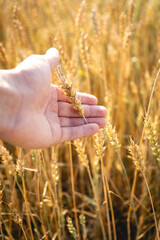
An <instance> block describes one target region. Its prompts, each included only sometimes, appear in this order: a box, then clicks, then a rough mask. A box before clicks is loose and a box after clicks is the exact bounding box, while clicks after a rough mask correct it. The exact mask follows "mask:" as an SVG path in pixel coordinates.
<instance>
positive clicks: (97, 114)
mask: <svg viewBox="0 0 160 240" xmlns="http://www.w3.org/2000/svg"><path fill="white" fill-rule="evenodd" d="M58 62H59V54H58V51H57V50H56V49H54V48H51V49H49V50H48V51H47V53H46V54H45V55H31V56H30V57H28V58H27V59H26V60H24V61H23V62H21V63H20V64H19V65H18V66H17V67H16V68H15V69H13V70H10V71H11V75H12V81H9V83H11V82H12V88H14V89H15V91H14V92H16V94H18V95H19V97H18V98H17V99H18V103H15V105H16V106H17V107H16V108H15V107H14V108H13V114H11V112H10V113H9V116H12V118H13V119H14V121H13V119H12V124H11V123H10V127H9V130H8V129H7V126H6V128H5V129H3V131H2V132H1V133H0V138H2V140H5V141H8V142H9V143H11V144H14V145H17V146H20V147H24V148H44V147H50V146H52V145H54V144H57V143H60V142H64V141H68V140H73V139H76V138H82V137H87V136H90V135H92V134H95V133H96V132H97V131H98V130H99V128H100V127H104V126H105V124H106V122H105V118H104V117H105V115H106V109H105V108H104V107H102V106H97V105H96V104H97V99H96V97H94V96H92V95H89V94H85V93H77V97H78V98H79V99H81V101H82V105H83V106H84V115H85V117H86V119H87V121H88V124H85V122H84V120H83V118H82V117H80V116H79V115H78V114H77V112H76V111H75V110H74V109H73V106H72V104H71V103H70V101H69V99H68V97H67V96H65V95H64V92H63V91H62V90H61V89H60V88H58V86H56V85H53V84H51V71H52V70H54V68H55V67H56V65H57V64H58ZM13 81H14V84H13ZM16 101H17V100H16ZM15 105H14V106H15ZM6 109H7V106H6ZM15 109H16V111H15ZM10 111H12V110H11V109H10Z"/></svg>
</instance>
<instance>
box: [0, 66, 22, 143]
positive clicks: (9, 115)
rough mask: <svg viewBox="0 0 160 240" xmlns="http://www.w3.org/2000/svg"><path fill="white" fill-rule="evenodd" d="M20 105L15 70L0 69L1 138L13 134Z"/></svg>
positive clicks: (4, 138) (3, 138)
mask: <svg viewBox="0 0 160 240" xmlns="http://www.w3.org/2000/svg"><path fill="white" fill-rule="evenodd" d="M19 106H20V97H19V95H18V92H17V89H16V73H15V71H14V70H0V139H2V140H6V139H7V136H8V135H9V134H11V132H12V130H13V128H14V125H15V121H16V115H17V112H18V109H19Z"/></svg>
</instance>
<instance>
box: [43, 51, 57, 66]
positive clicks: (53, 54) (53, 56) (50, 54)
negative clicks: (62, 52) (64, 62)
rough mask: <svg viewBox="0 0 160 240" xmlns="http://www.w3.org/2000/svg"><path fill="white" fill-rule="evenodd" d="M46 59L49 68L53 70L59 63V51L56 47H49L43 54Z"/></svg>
mask: <svg viewBox="0 0 160 240" xmlns="http://www.w3.org/2000/svg"><path fill="white" fill-rule="evenodd" d="M44 56H45V58H46V59H47V60H48V62H49V64H50V67H51V70H53V69H54V68H55V67H56V66H57V65H58V63H59V52H58V50H57V49H56V48H50V49H48V51H47V52H46V54H45V55H44Z"/></svg>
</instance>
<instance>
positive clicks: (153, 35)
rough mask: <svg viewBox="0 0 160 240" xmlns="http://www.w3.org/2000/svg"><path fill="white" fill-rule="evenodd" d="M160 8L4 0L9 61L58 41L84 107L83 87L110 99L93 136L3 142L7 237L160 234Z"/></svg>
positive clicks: (92, 0) (1, 220)
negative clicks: (27, 146) (40, 144)
mask: <svg viewBox="0 0 160 240" xmlns="http://www.w3.org/2000/svg"><path fill="white" fill-rule="evenodd" d="M159 16H160V1H159V0H146V1H144V0H130V1H129V0H119V1H117V0H108V1H107V0H86V1H85V0H82V1H78V0H45V1H44V0H37V1H32V0H17V1H15V0H13V1H9V0H0V68H5V69H10V68H14V67H15V66H16V65H17V64H18V63H20V62H21V61H22V60H23V59H25V58H26V57H27V56H29V55H31V54H33V53H37V54H44V53H45V52H46V50H47V49H48V48H50V47H56V48H57V49H58V50H59V53H60V57H61V66H62V69H63V71H64V75H65V76H66V79H68V80H69V83H67V84H68V85H65V84H66V83H65V84H64V89H65V88H67V86H69V87H70V85H69V84H72V89H71V88H68V89H69V92H68V93H67V94H71V95H72V97H73V99H72V100H73V103H74V104H75V105H76V104H77V105H76V106H75V107H77V106H78V107H77V110H78V111H80V110H81V109H80V103H79V102H77V101H78V100H77V99H76V98H75V92H74V89H76V90H78V91H83V92H89V93H92V94H94V95H96V96H97V98H98V100H99V104H102V105H104V106H106V108H107V109H108V115H107V125H106V128H105V129H103V130H101V131H100V132H99V133H98V134H96V136H93V137H90V138H86V139H83V140H76V141H74V142H66V143H64V144H61V145H56V146H53V147H52V148H50V149H39V150H31V151H26V150H24V149H19V148H16V147H13V146H11V145H9V144H7V143H3V142H1V144H0V239H2V240H5V239H20V240H21V239H25V240H26V239H28V240H33V239H39V240H42V239H46V240H47V239H48V240H49V239H52V240H54V239H58V240H61V239H64V240H67V239H78V240H80V239H83V240H87V239H93V240H101V239H104V240H106V239H109V240H112V239H113V240H116V239H119V240H121V239H124V240H125V239H128V240H131V239H145V240H151V239H159V238H160V237H159V235H160V145H159V129H160V124H159V123H160V122H159V121H160V79H159V58H160V30H159V29H160V22H159ZM53 82H54V83H56V84H59V81H58V79H57V77H56V71H55V72H54V73H53ZM80 113H81V115H83V111H82V110H81V111H80ZM84 117H85V116H84ZM131 159H132V160H131ZM135 167H136V168H135ZM156 237H157V238H156Z"/></svg>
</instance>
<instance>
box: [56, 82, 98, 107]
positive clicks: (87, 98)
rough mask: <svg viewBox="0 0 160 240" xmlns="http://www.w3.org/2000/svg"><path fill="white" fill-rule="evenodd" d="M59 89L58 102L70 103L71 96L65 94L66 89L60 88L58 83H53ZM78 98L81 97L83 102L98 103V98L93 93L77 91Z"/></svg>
mask: <svg viewBox="0 0 160 240" xmlns="http://www.w3.org/2000/svg"><path fill="white" fill-rule="evenodd" d="M52 86H53V87H54V88H56V90H57V99H58V102H68V103H70V100H69V98H68V97H67V96H66V95H65V94H64V91H63V90H62V89H60V88H58V87H57V86H56V85H52ZM77 98H78V99H81V101H82V103H83V104H88V105H96V104H97V98H96V97H95V96H93V95H91V94H87V93H81V92H77Z"/></svg>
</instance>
